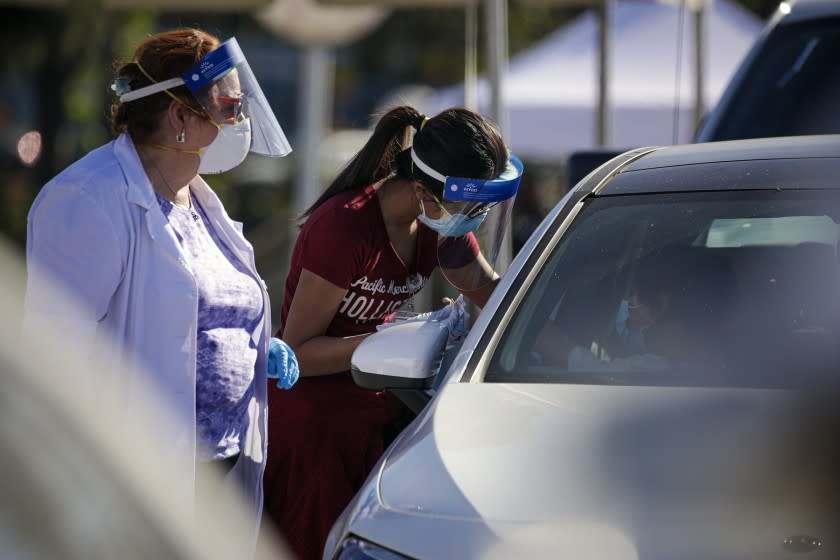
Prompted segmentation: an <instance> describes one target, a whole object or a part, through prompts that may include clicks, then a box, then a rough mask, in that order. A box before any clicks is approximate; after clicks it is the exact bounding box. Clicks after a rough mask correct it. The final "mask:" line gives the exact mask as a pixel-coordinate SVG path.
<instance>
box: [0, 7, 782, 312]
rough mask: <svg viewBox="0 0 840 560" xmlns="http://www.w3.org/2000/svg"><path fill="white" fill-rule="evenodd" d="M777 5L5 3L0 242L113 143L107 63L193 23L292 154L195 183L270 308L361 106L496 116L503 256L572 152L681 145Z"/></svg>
mask: <svg viewBox="0 0 840 560" xmlns="http://www.w3.org/2000/svg"><path fill="white" fill-rule="evenodd" d="M777 6H778V2H777V0H709V1H704V0H685V1H683V2H680V0H670V1H665V0H662V1H656V0H604V1H601V0H590V1H586V0H511V1H510V2H509V3H508V4H505V3H504V1H503V0H484V1H483V2H477V3H472V2H469V1H468V2H467V3H464V2H463V0H462V1H460V2H459V1H457V0H379V2H376V1H375V0H371V1H370V2H366V3H362V0H330V3H326V2H325V3H316V2H314V1H313V0H227V1H221V0H204V1H201V2H198V1H196V0H144V1H142V2H140V1H136V0H104V1H103V0H98V1H96V0H68V1H60V0H32V1H26V0H16V1H15V0H0V22H2V23H0V25H2V33H0V41H2V43H3V44H2V48H0V57H2V68H3V72H2V74H0V86H2V87H0V197H2V199H0V233H2V234H4V235H5V236H6V237H8V238H9V239H11V240H12V242H13V243H14V244H15V245H16V246H17V247H18V248H19V249H20V250H21V251H22V248H23V246H24V244H25V235H26V213H27V211H28V209H29V206H30V204H31V202H32V200H33V198H34V197H35V195H36V194H37V192H38V190H39V189H40V188H41V186H42V185H43V184H44V183H45V182H47V181H48V180H49V179H50V178H51V177H53V176H54V175H55V174H56V173H58V172H59V171H60V170H61V169H63V168H64V167H65V166H67V165H68V164H69V163H71V162H72V161H74V160H75V159H77V158H79V157H80V156H81V155H83V154H84V153H85V152H87V151H88V150H90V149H92V148H95V147H97V146H99V145H101V144H103V143H105V142H107V141H108V140H109V139H110V137H111V136H110V132H109V130H110V128H109V114H110V109H109V107H110V104H111V103H112V102H113V101H114V98H113V92H112V90H111V89H110V87H109V86H110V83H111V79H112V75H113V74H112V73H113V69H114V67H115V63H117V62H118V61H125V60H128V59H130V57H131V54H132V50H133V47H134V46H135V45H136V44H137V43H139V42H140V41H141V40H143V38H145V37H146V36H148V35H149V34H151V33H155V32H157V31H161V30H165V29H170V28H173V27H177V26H194V27H199V28H202V29H204V30H206V31H209V32H211V33H213V34H215V35H217V36H219V37H220V38H222V39H226V38H228V37H230V36H236V37H237V39H238V40H239V43H240V44H241V46H242V48H243V50H244V51H245V54H246V56H247V57H248V60H249V62H250V64H251V67H252V68H253V70H254V72H255V74H256V75H257V77H258V79H259V80H260V83H261V85H262V88H263V90H264V91H265V93H266V95H267V97H268V99H269V102H270V103H271V105H272V108H273V109H274V111H275V113H276V115H277V117H278V119H279V121H280V123H281V124H282V125H283V127H284V129H285V130H286V132H287V134H288V136H289V139H290V141H291V143H292V146H293V148H294V152H293V154H292V155H291V156H289V157H287V158H283V159H278V160H272V159H267V158H262V157H260V156H253V155H252V156H250V157H249V158H248V159H247V160H246V162H245V164H243V165H242V166H240V167H239V168H237V169H235V170H233V171H231V172H229V173H226V174H223V175H218V176H210V177H207V180H208V182H209V183H210V184H211V186H212V187H213V188H214V189H216V191H217V192H218V193H219V195H220V197H221V198H222V199H223V201H224V202H225V205H226V207H227V209H228V211H229V213H230V214H231V215H232V217H233V218H234V219H236V220H239V221H242V222H244V224H245V233H246V236H247V237H248V238H249V239H250V241H251V242H252V243H253V244H254V246H255V249H256V258H257V265H258V268H259V269H260V271H261V273H262V274H263V276H264V277H265V279H266V281H267V282H268V285H269V289H270V292H271V295H272V297H273V307H274V311H275V317H276V316H277V315H276V313H277V311H278V309H279V306H280V304H281V299H282V287H283V280H284V278H285V274H286V271H287V267H288V259H289V256H290V253H291V246H292V243H293V242H294V235H295V231H296V227H295V217H296V216H297V215H298V213H299V212H300V211H301V210H302V209H303V208H305V207H306V206H307V205H308V204H309V203H311V202H312V201H313V200H314V199H315V198H316V197H317V194H318V192H319V191H320V190H321V189H322V188H323V187H324V185H325V183H326V182H327V181H328V180H329V178H330V177H331V176H332V175H333V174H334V173H335V172H336V170H337V169H338V168H339V167H340V166H341V165H342V164H343V163H344V162H346V161H347V159H348V158H349V157H350V156H351V155H352V154H353V153H354V152H355V151H356V150H357V149H358V148H359V147H360V145H361V142H362V141H363V140H364V139H365V138H366V136H367V134H368V133H369V130H368V129H369V127H370V126H371V124H372V123H373V122H374V119H373V115H374V114H375V113H376V112H377V111H380V110H382V109H383V108H387V107H389V106H393V105H396V104H401V103H409V104H412V105H415V106H417V107H418V108H420V109H421V110H424V111H426V112H427V113H428V114H430V115H431V114H434V113H435V112H437V111H439V110H440V109H443V108H445V107H447V106H451V105H467V106H470V107H473V108H478V109H479V110H480V111H482V112H483V113H485V114H486V115H488V116H490V117H491V118H494V119H496V120H497V121H499V123H500V124H501V125H502V127H503V129H504V133H505V136H506V138H507V140H508V143H509V145H510V147H511V149H512V150H513V151H514V152H516V153H517V154H518V155H519V156H520V157H521V158H522V159H523V160H524V161H525V163H526V170H527V171H526V174H525V179H524V181H523V184H522V186H521V188H520V193H519V195H518V197H517V200H516V203H515V205H514V216H513V222H512V226H511V238H512V248H513V251H514V252H515V251H516V249H517V248H518V247H519V246H520V245H521V244H522V243H523V242H524V240H525V239H527V236H528V235H529V234H530V232H531V230H532V229H533V227H535V225H536V224H537V223H538V221H539V219H541V218H542V216H543V215H544V213H545V212H546V211H547V209H548V208H550V207H551V206H552V205H553V204H554V203H555V202H556V201H557V200H559V198H560V197H561V196H562V194H563V193H564V192H565V191H566V189H567V188H568V185H567V184H566V183H567V181H566V176H565V169H564V163H565V161H566V158H567V157H568V155H569V153H571V152H573V151H575V150H579V149H588V148H594V147H598V146H605V147H613V148H624V147H627V148H629V147H633V146H637V145H641V144H645V145H649V144H668V143H673V142H688V141H690V140H691V136H692V132H693V130H694V127H695V124H696V122H697V121H698V119H700V118H701V117H702V114H703V113H704V111H705V110H707V109H709V108H710V107H711V106H712V105H713V104H714V103H715V101H716V100H717V97H718V96H719V95H720V92H721V89H722V88H723V87H724V85H725V83H726V81H727V80H728V78H729V77H730V75H731V73H732V71H733V70H734V68H735V66H736V65H737V64H738V62H739V61H740V59H741V58H742V56H743V55H744V53H745V52H746V50H747V49H748V47H749V45H750V44H751V43H752V41H753V40H754V38H755V36H756V35H757V33H758V32H759V31H760V29H761V26H762V25H763V23H764V22H765V21H766V19H767V18H768V17H769V15H770V14H771V13H772V12H773V11H774V10H775V9H776V8H777ZM499 10H501V11H499ZM500 14H501V16H502V17H503V18H504V15H505V14H506V15H507V18H505V19H506V26H505V25H504V24H503V23H502V24H499V22H498V16H499V15H500ZM494 17H495V18H496V20H495V23H494V19H493V18H494ZM505 27H506V30H505ZM605 30H606V32H604V31H605ZM605 45H606V49H604V46H605ZM500 61H502V62H503V64H504V65H503V66H502V69H501V70H500V69H499V66H498V65H499V62H500ZM508 62H509V64H508ZM601 68H603V69H604V71H603V72H601V71H600V69H601ZM698 68H699V69H700V71H699V72H698V71H697V70H698ZM488 72H489V74H490V75H488ZM498 84H503V86H502V87H501V90H500V91H502V92H503V96H502V101H503V104H502V105H499V99H498V93H497V92H498V91H499V90H498V87H499V86H498ZM604 86H606V87H604ZM604 91H606V92H607V93H602V92H604ZM500 107H501V108H502V110H501V111H500Z"/></svg>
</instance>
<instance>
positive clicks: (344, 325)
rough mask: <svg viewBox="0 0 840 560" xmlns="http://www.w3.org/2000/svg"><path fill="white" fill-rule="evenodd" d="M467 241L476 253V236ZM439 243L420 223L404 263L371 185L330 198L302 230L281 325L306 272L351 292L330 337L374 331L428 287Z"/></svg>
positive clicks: (289, 280)
mask: <svg viewBox="0 0 840 560" xmlns="http://www.w3.org/2000/svg"><path fill="white" fill-rule="evenodd" d="M469 239H470V241H471V242H472V245H473V246H472V247H471V249H472V250H473V251H474V252H475V253H477V252H478V243H477V241H476V240H475V238H474V237H473V236H472V235H470V236H469ZM437 240H438V236H437V233H435V232H434V231H432V230H431V229H429V228H428V227H426V226H425V225H423V224H419V229H418V234H417V248H416V251H415V254H414V262H412V263H403V261H402V259H401V258H400V257H399V255H397V253H396V251H395V250H394V248H393V247H392V246H391V242H390V240H389V239H388V233H387V230H386V228H385V222H384V221H383V218H382V211H381V209H380V206H379V197H378V196H377V195H376V191H375V190H374V188H373V185H370V186H368V187H366V188H364V189H361V190H354V191H351V192H347V193H341V194H338V195H336V196H334V197H332V198H331V199H329V200H328V201H327V202H325V203H324V204H322V205H321V206H319V207H318V208H317V209H316V210H315V212H313V213H312V214H311V215H310V216H309V218H307V220H306V222H305V223H304V224H303V227H302V228H301V230H300V234H299V236H298V238H297V242H296V243H295V248H294V252H293V253H292V260H291V267H290V270H289V275H288V277H287V279H286V288H285V294H284V299H283V308H282V311H281V316H280V319H281V322H282V324H285V322H286V317H287V316H288V314H289V307H290V306H291V302H292V297H293V296H294V294H295V290H296V288H297V284H298V280H299V278H300V273H301V270H302V269H306V270H308V271H310V272H312V273H314V274H317V275H318V276H320V277H321V278H323V279H325V280H327V281H329V282H331V283H332V284H335V285H336V286H339V287H341V288H346V289H347V294H346V295H345V296H344V300H343V301H342V302H341V305H340V306H339V308H338V312H337V313H336V315H335V317H334V318H333V320H332V323H330V325H329V327H328V328H327V332H326V333H325V334H326V335H327V336H352V335H357V334H364V333H369V332H373V331H374V330H376V325H379V324H380V323H383V322H385V321H386V320H387V319H388V318H389V317H390V315H391V314H392V313H393V312H394V311H396V310H397V309H398V308H399V307H400V306H401V305H402V304H403V303H405V301H407V300H408V299H409V298H411V296H413V295H414V294H415V293H416V292H417V291H418V290H420V288H422V287H423V286H424V285H425V283H426V281H427V280H428V279H429V276H430V275H431V274H432V272H433V271H434V269H435V267H436V266H437V264H438V253H437Z"/></svg>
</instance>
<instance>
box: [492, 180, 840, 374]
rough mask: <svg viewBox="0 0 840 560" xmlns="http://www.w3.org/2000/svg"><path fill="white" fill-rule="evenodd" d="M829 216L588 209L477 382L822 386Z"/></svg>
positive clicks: (741, 204) (831, 331)
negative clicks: (482, 379) (482, 377)
mask: <svg viewBox="0 0 840 560" xmlns="http://www.w3.org/2000/svg"><path fill="white" fill-rule="evenodd" d="M838 203H840V199H838V196H837V195H836V194H834V193H832V192H831V191H827V190H801V191H752V192H747V191H743V192H714V193H712V192H709V193H676V194H656V195H622V196H608V197H601V198H594V199H591V200H590V201H588V202H586V203H585V206H584V208H583V209H582V210H581V212H580V214H579V215H578V216H577V218H576V219H575V220H574V222H573V223H572V226H571V227H570V228H569V230H568V231H567V232H566V234H565V235H564V236H563V237H562V239H561V240H560V241H559V243H557V245H556V246H555V247H554V249H553V250H552V251H551V253H550V254H549V255H548V257H547V260H546V261H545V264H544V265H543V267H542V269H541V271H540V273H539V274H538V275H537V277H536V278H535V280H534V282H533V283H532V284H531V285H530V288H529V289H528V291H527V293H526V294H525V295H524V298H523V299H522V301H521V302H520V303H519V305H518V306H517V308H516V310H515V312H514V314H513V316H512V318H511V320H510V321H509V322H508V323H507V326H506V328H505V331H504V333H503V334H502V337H501V339H500V342H499V344H498V346H497V348H496V350H495V352H494V354H493V357H492V359H491V361H490V364H489V366H488V369H487V371H486V373H485V376H484V381H485V382H532V383H533V382H544V383H585V384H620V385H688V386H707V387H723V386H744V387H790V386H799V385H800V384H806V385H811V384H814V383H816V384H822V383H827V382H829V380H830V379H829V378H830V377H831V376H833V375H835V373H836V371H837V370H838V365H840V344H838V334H840V297H839V296H840V277H838V241H840V226H838V222H840V204H838Z"/></svg>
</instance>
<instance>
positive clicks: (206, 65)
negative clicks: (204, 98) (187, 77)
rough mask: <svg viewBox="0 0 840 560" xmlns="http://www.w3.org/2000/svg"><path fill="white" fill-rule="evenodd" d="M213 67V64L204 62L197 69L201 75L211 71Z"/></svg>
mask: <svg viewBox="0 0 840 560" xmlns="http://www.w3.org/2000/svg"><path fill="white" fill-rule="evenodd" d="M213 66H215V64H213V63H212V62H207V61H204V62H202V63H201V65H200V66H199V67H198V69H199V71H200V72H201V73H204V72H207V71H208V70H210V69H212V68H213Z"/></svg>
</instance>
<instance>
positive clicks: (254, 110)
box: [120, 38, 292, 157]
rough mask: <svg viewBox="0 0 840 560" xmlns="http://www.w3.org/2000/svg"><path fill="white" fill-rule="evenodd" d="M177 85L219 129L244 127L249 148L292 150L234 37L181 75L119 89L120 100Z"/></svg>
mask: <svg viewBox="0 0 840 560" xmlns="http://www.w3.org/2000/svg"><path fill="white" fill-rule="evenodd" d="M181 85H186V86H187V88H188V89H189V90H190V93H192V94H193V97H195V98H196V100H198V102H199V103H200V104H201V106H202V108H204V110H205V111H206V112H207V114H208V115H209V116H210V118H211V119H212V121H213V122H214V123H215V124H216V126H217V127H219V129H220V130H223V129H224V128H225V127H232V128H237V129H245V128H247V129H248V130H249V134H250V149H249V151H251V152H253V153H257V154H261V155H264V156H270V157H280V156H285V155H287V154H288V153H289V152H291V151H292V149H291V146H290V145H289V142H288V140H286V135H285V134H284V133H283V129H282V128H281V126H280V123H278V122H277V118H276V117H275V116H274V112H273V111H272V110H271V107H270V106H269V104H268V101H267V100H266V98H265V95H264V94H263V91H262V88H260V85H259V83H258V82H257V79H256V78H255V77H254V73H253V72H252V71H251V67H250V66H249V65H248V61H247V60H246V59H245V55H244V54H243V53H242V49H240V47H239V43H238V42H237V41H236V39H235V38H232V39H229V40H227V41H225V42H224V43H222V44H221V45H219V48H217V49H216V50H214V51H211V52H209V53H207V55H205V56H204V57H203V58H202V59H201V60H199V61H198V62H197V63H195V64H194V65H193V66H191V67H190V68H189V69H188V70H187V71H186V72H184V73H183V74H181V76H179V77H175V78H171V79H169V80H165V81H163V82H159V83H156V84H152V85H150V86H147V87H144V88H140V89H138V90H135V91H129V92H127V93H123V94H122V95H120V101H122V102H128V101H133V100H135V99H140V98H141V97H146V96H148V95H153V94H155V93H159V92H161V91H166V90H169V89H171V88H174V87H178V86H181Z"/></svg>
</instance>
